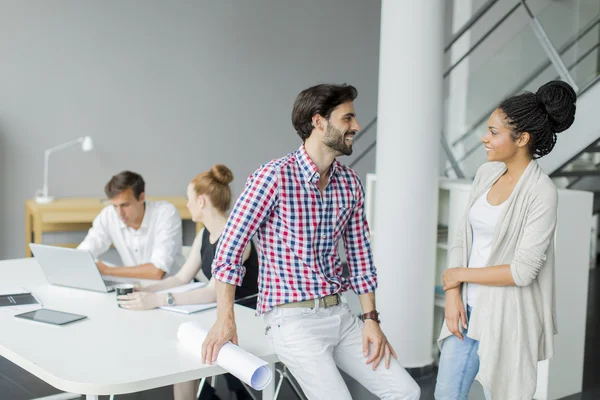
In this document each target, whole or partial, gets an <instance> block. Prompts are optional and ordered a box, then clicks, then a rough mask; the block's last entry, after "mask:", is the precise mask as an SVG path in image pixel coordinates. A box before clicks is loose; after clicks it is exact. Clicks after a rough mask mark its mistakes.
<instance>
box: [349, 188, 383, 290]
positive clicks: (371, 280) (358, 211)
mask: <svg viewBox="0 0 600 400" xmlns="http://www.w3.org/2000/svg"><path fill="white" fill-rule="evenodd" d="M356 180H357V181H358V187H359V190H358V193H359V198H358V201H357V202H356V208H355V209H354V212H353V214H352V216H351V217H350V220H349V221H348V225H347V226H346V229H345V231H344V246H345V247H346V255H347V258H348V270H349V271H350V286H351V287H352V290H354V292H355V293H356V294H365V293H369V292H373V291H375V289H376V288H377V270H376V269H375V265H374V264H373V254H372V252H371V243H370V242H369V224H368V223H367V218H366V215H365V192H364V188H363V186H362V184H361V183H360V180H359V179H358V177H357V178H356Z"/></svg>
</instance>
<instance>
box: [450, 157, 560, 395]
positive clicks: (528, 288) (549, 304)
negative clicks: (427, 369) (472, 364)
mask: <svg viewBox="0 0 600 400" xmlns="http://www.w3.org/2000/svg"><path fill="white" fill-rule="evenodd" d="M505 172H506V165H505V164H504V163H487V164H484V165H483V166H482V167H481V168H479V170H478V171H477V175H476V176H475V180H474V182H473V187H472V189H471V195H470V198H469V204H468V206H467V209H466V212H465V215H464V216H463V219H462V221H461V223H460V225H459V228H458V230H457V233H456V237H455V240H454V243H453V245H452V247H451V248H450V250H449V252H448V268H456V267H465V266H467V264H468V260H469V253H470V250H471V246H472V241H473V237H472V236H473V235H472V231H471V226H470V224H469V221H468V214H469V210H470V209H471V206H472V205H473V203H474V202H475V200H477V199H478V198H479V197H480V196H481V195H482V194H483V193H484V192H485V191H486V190H487V189H489V188H490V187H491V186H492V185H493V184H494V183H495V182H496V181H497V180H498V178H500V177H501V176H502V175H503V174H504V173H505ZM506 201H507V206H506V207H504V209H503V211H502V213H501V215H500V217H499V219H498V224H497V226H496V231H495V233H494V240H493V243H492V249H491V251H490V256H489V259H488V262H487V264H486V265H488V266H493V265H502V264H510V270H511V273H512V277H513V279H514V281H515V283H516V286H502V287H496V286H480V288H479V289H478V292H477V305H476V307H474V308H473V311H472V313H471V319H470V321H469V332H468V336H469V337H470V338H472V339H475V340H478V341H479V351H478V353H479V357H480V367H479V373H478V375H477V377H476V379H477V380H478V381H479V382H481V384H482V385H483V386H484V387H485V388H487V389H488V390H489V391H490V392H491V394H492V399H494V400H504V399H510V400H513V399H514V400H517V399H519V400H520V399H528V400H529V399H531V398H533V394H534V393H535V389H536V381H537V365H538V361H541V360H546V359H549V358H551V357H552V355H553V354H554V335H555V334H556V333H557V329H556V307H555V298H554V231H555V228H556V213H557V207H558V193H557V191H556V187H555V186H554V184H553V183H552V181H551V180H550V178H549V177H548V176H547V175H546V174H545V173H544V172H542V170H541V168H540V167H539V166H538V164H537V162H536V161H535V160H532V161H531V162H530V163H529V165H528V166H527V168H526V169H525V172H524V173H523V175H522V176H521V178H520V179H519V181H518V182H517V184H516V186H515V188H514V189H513V192H512V194H511V195H510V197H509V198H508V199H507V200H506ZM462 297H463V303H464V304H465V305H466V304H467V300H466V290H462ZM450 335H451V333H450V331H449V330H448V327H447V326H446V324H445V323H444V324H443V326H442V332H441V333H440V337H439V339H438V343H439V345H440V347H441V346H442V344H443V340H444V339H445V338H447V337H449V336H450Z"/></svg>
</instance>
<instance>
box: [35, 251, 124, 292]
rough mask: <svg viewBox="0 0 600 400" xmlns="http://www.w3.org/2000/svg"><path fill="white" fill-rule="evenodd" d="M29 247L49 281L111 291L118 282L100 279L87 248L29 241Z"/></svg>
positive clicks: (55, 283)
mask: <svg viewBox="0 0 600 400" xmlns="http://www.w3.org/2000/svg"><path fill="white" fill-rule="evenodd" d="M29 248H30V249H31V252H32V253H33V255H34V256H35V260H36V261H37V263H38V264H39V265H40V268H42V271H43V272H44V275H46V279H47V280H48V282H49V283H51V284H53V285H59V286H68V287H72V288H77V289H85V290H93V291H95V292H104V293H107V292H111V291H113V290H114V286H115V285H118V284H119V282H113V281H107V280H104V279H102V275H100V271H98V267H96V263H95V262H94V258H93V257H92V255H91V254H90V252H89V251H87V250H77V249H69V248H66V247H58V246H48V245H44V244H35V243H30V244H29Z"/></svg>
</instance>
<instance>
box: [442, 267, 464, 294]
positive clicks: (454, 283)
mask: <svg viewBox="0 0 600 400" xmlns="http://www.w3.org/2000/svg"><path fill="white" fill-rule="evenodd" d="M461 270H462V268H448V269H446V271H444V290H446V291H447V290H450V289H454V288H457V287H459V286H460V284H461V283H462V281H461V280H460V279H459V274H460V272H461Z"/></svg>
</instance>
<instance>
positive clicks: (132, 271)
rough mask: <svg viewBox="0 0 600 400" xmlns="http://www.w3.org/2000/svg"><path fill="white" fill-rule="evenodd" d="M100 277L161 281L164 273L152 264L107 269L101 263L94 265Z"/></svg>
mask: <svg viewBox="0 0 600 400" xmlns="http://www.w3.org/2000/svg"><path fill="white" fill-rule="evenodd" d="M96 265H97V266H98V270H99V271H100V273H101V274H102V275H108V276H120V277H122V278H139V279H155V280H158V279H162V278H163V276H165V271H163V270H162V269H160V268H157V267H156V266H155V265H154V264H152V263H146V264H141V265H136V266H135V267H108V266H107V265H106V264H104V263H103V262H102V261H98V262H97V263H96Z"/></svg>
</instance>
